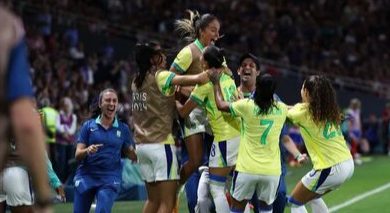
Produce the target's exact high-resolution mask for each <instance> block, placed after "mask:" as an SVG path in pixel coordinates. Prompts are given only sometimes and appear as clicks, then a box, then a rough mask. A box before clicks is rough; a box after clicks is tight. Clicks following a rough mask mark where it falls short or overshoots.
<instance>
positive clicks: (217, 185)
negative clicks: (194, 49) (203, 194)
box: [176, 45, 240, 212]
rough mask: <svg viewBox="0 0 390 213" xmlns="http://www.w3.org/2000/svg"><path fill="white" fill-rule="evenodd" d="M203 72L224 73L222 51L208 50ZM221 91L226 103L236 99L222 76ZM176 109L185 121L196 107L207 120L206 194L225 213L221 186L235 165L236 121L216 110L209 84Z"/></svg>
mask: <svg viewBox="0 0 390 213" xmlns="http://www.w3.org/2000/svg"><path fill="white" fill-rule="evenodd" d="M201 62H202V66H203V69H211V68H214V69H219V70H221V72H222V70H223V69H224V66H223V63H224V56H223V53H222V50H221V49H219V48H218V47H215V46H213V45H212V46H209V47H207V48H206V49H205V51H204V52H203V55H202V57H201ZM219 81H220V84H221V87H222V88H223V92H222V93H223V98H224V100H227V101H229V102H231V101H234V100H235V99H236V98H237V97H238V94H237V88H236V85H235V83H234V80H233V79H232V78H231V77H230V76H229V75H227V74H225V73H222V75H221V78H220V79H219ZM176 105H177V108H178V110H179V113H180V115H181V116H182V117H186V116H187V115H188V114H189V113H190V112H191V111H192V110H193V109H195V108H196V107H197V106H200V107H204V109H205V111H206V112H207V118H208V121H209V123H210V126H211V129H212V131H213V135H214V142H213V145H212V147H211V150H210V157H209V173H210V175H209V178H210V192H211V195H212V197H213V200H214V204H215V208H216V211H217V212H229V205H228V202H227V199H226V196H225V183H226V179H227V175H228V174H229V172H230V171H231V170H232V168H233V166H234V165H235V164H236V159H237V153H238V144H239V136H240V132H239V120H238V119H235V118H233V117H232V116H231V115H229V114H228V113H224V112H221V111H219V110H218V108H217V106H216V103H215V98H214V93H213V85H212V83H211V82H209V83H206V84H203V85H197V86H196V87H195V89H194V90H193V91H192V93H191V96H190V99H188V100H187V102H186V103H185V104H184V106H183V105H181V103H180V102H178V101H176Z"/></svg>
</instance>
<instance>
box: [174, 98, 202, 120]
mask: <svg viewBox="0 0 390 213" xmlns="http://www.w3.org/2000/svg"><path fill="white" fill-rule="evenodd" d="M197 106H198V105H197V104H196V102H195V101H193V100H191V99H188V100H187V101H186V103H185V104H184V105H183V104H181V103H180V101H176V108H177V111H178V112H179V115H180V117H182V118H185V117H187V116H188V115H189V114H190V113H191V112H192V110H193V109H195V108H196V107H197Z"/></svg>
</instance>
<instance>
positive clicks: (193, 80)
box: [172, 71, 209, 86]
mask: <svg viewBox="0 0 390 213" xmlns="http://www.w3.org/2000/svg"><path fill="white" fill-rule="evenodd" d="M208 81H209V78H208V74H207V72H206V71H205V72H201V73H199V74H196V75H175V77H173V79H172V85H180V86H194V85H196V84H205V83H207V82H208Z"/></svg>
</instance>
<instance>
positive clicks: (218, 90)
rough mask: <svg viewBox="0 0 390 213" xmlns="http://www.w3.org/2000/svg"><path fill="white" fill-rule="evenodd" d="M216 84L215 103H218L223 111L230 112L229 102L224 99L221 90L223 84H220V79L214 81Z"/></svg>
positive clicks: (219, 108)
mask: <svg viewBox="0 0 390 213" xmlns="http://www.w3.org/2000/svg"><path fill="white" fill-rule="evenodd" d="M213 85H214V96H215V103H216V104H217V107H218V110H220V111H223V112H230V110H229V105H230V103H229V102H226V101H225V100H224V99H223V95H222V91H221V86H220V84H219V81H217V82H215V84H214V82H213Z"/></svg>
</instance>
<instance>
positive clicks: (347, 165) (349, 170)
mask: <svg viewBox="0 0 390 213" xmlns="http://www.w3.org/2000/svg"><path fill="white" fill-rule="evenodd" d="M354 167H355V166H354V164H353V160H352V159H350V160H346V161H343V162H341V163H339V164H336V165H334V166H332V167H330V168H327V169H322V170H314V169H313V170H311V171H310V172H308V173H307V174H306V175H305V176H303V178H302V179H301V181H302V183H303V185H304V186H305V187H306V188H307V189H309V190H310V191H312V192H315V193H317V194H324V193H326V192H328V191H332V190H334V189H336V188H338V187H339V186H340V185H341V184H343V183H344V182H345V181H347V180H348V179H350V178H351V177H352V175H353V171H354Z"/></svg>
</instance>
